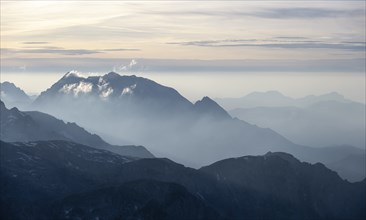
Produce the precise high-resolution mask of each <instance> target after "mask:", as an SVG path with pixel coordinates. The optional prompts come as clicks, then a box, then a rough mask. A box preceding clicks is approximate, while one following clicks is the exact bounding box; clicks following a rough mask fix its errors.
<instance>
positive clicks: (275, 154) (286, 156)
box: [264, 151, 300, 163]
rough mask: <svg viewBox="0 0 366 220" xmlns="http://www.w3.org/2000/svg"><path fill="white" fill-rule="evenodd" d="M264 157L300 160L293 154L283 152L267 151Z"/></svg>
mask: <svg viewBox="0 0 366 220" xmlns="http://www.w3.org/2000/svg"><path fill="white" fill-rule="evenodd" d="M264 157H265V158H266V157H279V158H281V159H283V160H286V161H288V162H290V163H299V162H300V161H299V160H298V159H297V158H295V157H294V156H293V155H291V154H289V153H284V152H271V151H269V152H268V153H266V154H265V155H264Z"/></svg>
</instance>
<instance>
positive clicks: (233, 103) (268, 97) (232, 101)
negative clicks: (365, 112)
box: [214, 91, 353, 110]
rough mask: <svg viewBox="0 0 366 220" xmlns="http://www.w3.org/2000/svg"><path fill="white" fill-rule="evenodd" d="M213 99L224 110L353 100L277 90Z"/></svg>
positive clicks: (300, 105) (334, 93) (333, 94)
mask: <svg viewBox="0 0 366 220" xmlns="http://www.w3.org/2000/svg"><path fill="white" fill-rule="evenodd" d="M214 100H215V101H216V102H217V103H219V104H220V105H221V106H223V107H224V108H225V109H226V110H232V109H236V108H255V107H288V106H294V107H307V106H311V105H313V104H315V103H317V102H322V101H337V102H342V103H352V102H353V101H351V100H349V99H346V98H344V96H343V95H341V94H339V93H336V92H331V93H327V94H323V95H319V96H315V95H309V96H305V97H302V98H291V97H288V96H285V95H283V94H281V93H280V92H277V91H267V92H252V93H250V94H248V95H246V96H243V97H240V98H216V99H214Z"/></svg>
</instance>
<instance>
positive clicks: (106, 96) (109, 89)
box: [100, 87, 113, 99]
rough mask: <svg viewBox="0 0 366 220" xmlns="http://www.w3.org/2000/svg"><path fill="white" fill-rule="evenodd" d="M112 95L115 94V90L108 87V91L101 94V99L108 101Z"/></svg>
mask: <svg viewBox="0 0 366 220" xmlns="http://www.w3.org/2000/svg"><path fill="white" fill-rule="evenodd" d="M112 93H113V89H112V88H111V87H108V88H107V89H106V90H103V91H102V92H101V93H100V97H101V98H103V99H106V98H108V96H109V95H110V94H112Z"/></svg>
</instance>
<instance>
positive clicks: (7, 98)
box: [0, 82, 32, 108]
mask: <svg viewBox="0 0 366 220" xmlns="http://www.w3.org/2000/svg"><path fill="white" fill-rule="evenodd" d="M0 98H1V100H2V101H4V102H5V103H6V104H7V105H8V106H9V107H18V108H23V107H25V106H28V105H30V104H31V102H32V99H31V98H30V97H29V96H28V95H27V94H26V93H25V92H24V91H23V90H22V89H20V88H19V87H17V86H15V85H14V84H13V83H10V82H3V83H0Z"/></svg>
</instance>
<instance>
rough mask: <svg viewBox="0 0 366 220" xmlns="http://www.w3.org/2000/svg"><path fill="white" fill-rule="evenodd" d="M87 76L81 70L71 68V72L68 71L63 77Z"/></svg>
mask: <svg viewBox="0 0 366 220" xmlns="http://www.w3.org/2000/svg"><path fill="white" fill-rule="evenodd" d="M72 77H75V78H85V77H84V76H83V75H82V74H81V73H80V72H78V71H76V70H71V71H69V72H67V73H66V74H65V75H64V76H63V77H62V79H66V78H72Z"/></svg>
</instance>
